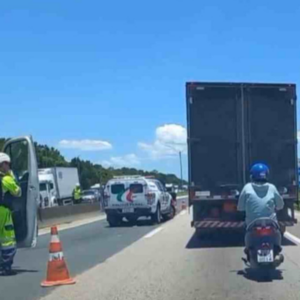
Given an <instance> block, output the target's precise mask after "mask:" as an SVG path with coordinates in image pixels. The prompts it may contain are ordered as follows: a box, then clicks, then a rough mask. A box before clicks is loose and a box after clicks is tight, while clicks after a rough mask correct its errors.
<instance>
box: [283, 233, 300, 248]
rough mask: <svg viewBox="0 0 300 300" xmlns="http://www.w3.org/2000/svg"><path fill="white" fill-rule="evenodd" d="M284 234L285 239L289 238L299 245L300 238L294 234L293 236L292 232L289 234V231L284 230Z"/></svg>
mask: <svg viewBox="0 0 300 300" xmlns="http://www.w3.org/2000/svg"><path fill="white" fill-rule="evenodd" d="M284 236H285V237H286V238H287V239H289V240H290V241H292V242H294V243H296V244H298V245H300V239H299V238H297V237H296V236H294V235H293V234H291V233H289V232H287V231H286V232H285V233H284Z"/></svg>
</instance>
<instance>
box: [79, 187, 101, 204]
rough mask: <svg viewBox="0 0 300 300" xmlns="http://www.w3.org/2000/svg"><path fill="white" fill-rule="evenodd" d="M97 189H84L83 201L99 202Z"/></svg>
mask: <svg viewBox="0 0 300 300" xmlns="http://www.w3.org/2000/svg"><path fill="white" fill-rule="evenodd" d="M97 197H98V196H97V191H95V190H93V189H92V190H85V191H82V197H81V199H82V202H83V203H94V202H97V201H98V200H97Z"/></svg>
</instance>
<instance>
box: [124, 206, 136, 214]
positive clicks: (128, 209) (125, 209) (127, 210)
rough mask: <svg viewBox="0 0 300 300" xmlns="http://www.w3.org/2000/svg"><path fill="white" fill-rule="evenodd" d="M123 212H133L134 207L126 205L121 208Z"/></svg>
mask: <svg viewBox="0 0 300 300" xmlns="http://www.w3.org/2000/svg"><path fill="white" fill-rule="evenodd" d="M122 212H123V213H133V212H134V208H133V207H126V208H123V209H122Z"/></svg>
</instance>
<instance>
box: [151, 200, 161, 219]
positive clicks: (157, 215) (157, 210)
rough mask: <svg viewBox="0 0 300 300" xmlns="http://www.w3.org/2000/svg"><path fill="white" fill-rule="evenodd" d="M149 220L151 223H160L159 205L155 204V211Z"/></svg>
mask: <svg viewBox="0 0 300 300" xmlns="http://www.w3.org/2000/svg"><path fill="white" fill-rule="evenodd" d="M151 220H152V223H153V224H160V222H161V213H160V205H159V204H157V207H156V212H155V213H154V214H153V215H152V216H151Z"/></svg>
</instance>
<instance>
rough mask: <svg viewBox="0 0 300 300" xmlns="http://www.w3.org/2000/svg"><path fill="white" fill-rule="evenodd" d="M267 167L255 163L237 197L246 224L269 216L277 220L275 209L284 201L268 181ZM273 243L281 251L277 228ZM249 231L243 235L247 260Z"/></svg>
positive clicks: (281, 205)
mask: <svg viewBox="0 0 300 300" xmlns="http://www.w3.org/2000/svg"><path fill="white" fill-rule="evenodd" d="M269 173H270V170H269V167H268V166H267V165H265V164H263V163H257V164H255V165H253V166H252V168H251V170H250V179H251V182H250V183H247V184H246V185H245V186H244V188H243V190H242V192H241V195H240V197H239V202H238V207H237V209H238V210H239V211H245V213H246V225H247V228H248V227H249V225H250V224H251V223H252V222H254V221H255V220H257V219H259V218H270V219H272V220H274V221H275V222H277V216H276V211H278V210H281V209H283V207H284V201H283V199H282V197H281V195H280V194H279V192H278V190H277V188H276V187H275V186H274V185H273V184H271V183H269V182H268V177H269ZM275 240H276V242H275V244H276V245H277V247H278V253H280V251H281V234H280V231H279V230H278V231H277V233H276V237H275ZM250 241H251V233H250V232H246V235H245V245H246V249H245V253H246V255H247V259H248V260H249V250H248V248H249V245H250Z"/></svg>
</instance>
